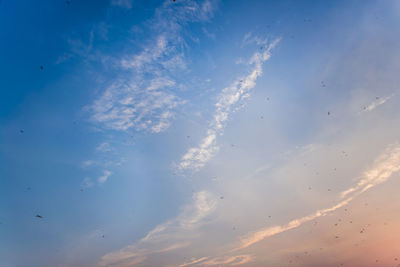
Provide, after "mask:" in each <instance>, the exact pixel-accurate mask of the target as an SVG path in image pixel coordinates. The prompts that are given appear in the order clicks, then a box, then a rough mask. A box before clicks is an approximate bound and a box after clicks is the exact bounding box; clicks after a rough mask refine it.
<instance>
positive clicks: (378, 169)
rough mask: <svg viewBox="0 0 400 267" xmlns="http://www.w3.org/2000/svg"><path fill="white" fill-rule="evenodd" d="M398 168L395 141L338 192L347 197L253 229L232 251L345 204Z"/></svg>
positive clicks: (398, 149) (399, 158)
mask: <svg viewBox="0 0 400 267" xmlns="http://www.w3.org/2000/svg"><path fill="white" fill-rule="evenodd" d="M399 170H400V145H399V144H398V143H395V144H392V145H389V146H388V147H387V148H386V150H385V151H384V152H383V153H382V154H381V155H380V156H379V157H378V158H377V159H376V160H375V162H374V163H373V164H372V166H371V168H369V169H368V170H366V171H365V172H364V174H363V176H362V178H361V179H360V181H359V182H358V184H357V185H356V186H355V187H352V188H350V189H348V190H345V191H343V192H342V193H341V194H340V197H342V198H343V197H346V196H347V195H349V194H351V195H350V196H349V197H347V198H345V199H344V200H342V201H340V202H338V203H337V204H335V205H333V206H332V207H329V208H326V209H321V210H317V211H316V212H315V213H313V214H310V215H308V216H304V217H302V218H298V219H294V220H292V221H290V222H289V223H287V224H285V225H277V226H273V227H266V228H263V229H260V230H258V231H255V232H253V233H250V234H248V235H247V236H244V237H242V238H241V239H240V244H239V245H238V246H237V247H236V248H235V249H233V251H237V250H240V249H244V248H247V247H249V246H251V245H254V244H256V243H258V242H260V241H262V240H264V239H265V238H268V237H270V236H273V235H276V234H279V233H282V232H285V231H288V230H290V229H294V228H297V227H299V226H300V225H302V224H303V223H305V222H308V221H311V220H314V219H316V218H318V217H321V216H326V215H328V214H329V213H331V212H333V211H335V210H337V209H339V208H342V207H344V206H346V205H347V204H348V203H349V202H350V201H352V200H353V199H354V198H355V197H357V196H358V195H360V194H362V193H364V192H365V191H367V190H369V189H371V188H373V187H374V186H376V185H378V184H381V183H383V182H385V181H386V180H387V179H389V178H390V177H391V176H392V175H393V174H394V173H397V172H398V171H399Z"/></svg>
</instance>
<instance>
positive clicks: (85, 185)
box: [81, 177, 94, 189]
mask: <svg viewBox="0 0 400 267" xmlns="http://www.w3.org/2000/svg"><path fill="white" fill-rule="evenodd" d="M93 185H94V183H93V182H92V180H91V179H90V178H89V177H85V178H84V179H83V181H82V184H81V188H82V189H86V188H90V187H92V186H93Z"/></svg>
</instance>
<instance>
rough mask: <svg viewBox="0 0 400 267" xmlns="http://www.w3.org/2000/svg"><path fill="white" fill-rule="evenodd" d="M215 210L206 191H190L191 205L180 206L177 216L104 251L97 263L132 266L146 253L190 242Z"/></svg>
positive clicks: (211, 195)
mask: <svg viewBox="0 0 400 267" xmlns="http://www.w3.org/2000/svg"><path fill="white" fill-rule="evenodd" d="M215 209H216V197H215V196H214V195H213V194H211V193H210V192H208V191H200V192H197V193H195V194H193V202H192V204H190V205H188V206H186V207H184V208H183V210H182V212H181V214H180V215H178V216H177V217H176V218H174V219H171V220H169V221H167V222H165V223H163V224H160V225H158V226H157V227H155V228H154V229H153V230H151V231H150V232H149V233H148V234H147V235H146V236H145V237H143V238H142V239H141V240H139V241H138V242H136V243H135V244H132V245H129V246H126V247H124V248H122V249H120V250H118V251H115V252H111V253H108V254H106V255H104V256H103V257H102V258H101V261H100V262H99V265H100V266H114V265H117V266H134V265H135V264H138V263H142V262H145V261H146V259H147V258H148V257H149V256H150V255H154V254H157V253H163V252H168V251H172V250H176V249H179V248H183V247H187V246H189V245H190V240H191V238H193V237H194V236H196V235H197V234H196V229H197V228H199V227H200V226H201V225H202V222H203V220H204V219H205V218H206V217H208V216H209V215H210V214H211V213H212V212H213V211H214V210H215Z"/></svg>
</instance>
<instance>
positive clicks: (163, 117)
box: [88, 0, 214, 133]
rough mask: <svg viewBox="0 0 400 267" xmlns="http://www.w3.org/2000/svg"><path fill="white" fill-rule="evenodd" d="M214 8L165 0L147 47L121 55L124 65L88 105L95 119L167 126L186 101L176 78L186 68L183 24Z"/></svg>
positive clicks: (107, 124)
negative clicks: (179, 95) (174, 76)
mask: <svg viewBox="0 0 400 267" xmlns="http://www.w3.org/2000/svg"><path fill="white" fill-rule="evenodd" d="M127 3H131V2H130V1H122V0H118V1H113V2H112V4H114V5H120V6H125V7H128V4H127ZM130 6H131V5H129V7H130ZM213 9H214V4H212V3H211V2H210V1H204V2H202V3H197V2H195V1H185V2H182V3H180V4H179V5H174V4H172V2H169V1H166V2H164V4H163V5H162V7H160V8H158V9H157V10H156V12H155V15H154V18H153V19H151V20H150V22H149V24H148V27H149V36H151V37H150V38H149V40H147V41H145V43H146V45H145V46H144V47H143V49H142V51H140V52H138V53H133V54H132V53H125V54H124V55H122V56H120V57H119V60H117V64H116V65H117V66H116V67H117V68H119V69H123V70H124V71H122V72H121V74H120V75H119V77H118V78H116V79H115V80H114V81H113V82H111V83H110V85H109V86H108V87H107V88H106V89H105V90H104V91H103V93H102V94H100V96H99V97H97V99H96V100H95V101H94V103H93V104H92V105H91V106H90V107H89V108H88V109H89V110H90V111H91V113H92V116H91V119H92V121H94V122H96V123H99V125H100V126H101V127H102V128H106V129H113V130H119V131H126V130H128V129H134V130H136V131H149V132H153V133H159V132H162V131H164V130H166V129H167V128H168V127H169V126H170V125H171V121H172V120H173V118H174V114H175V110H176V108H177V107H178V106H179V105H181V104H183V103H184V102H185V101H183V100H182V99H180V98H179V97H178V96H177V88H180V85H178V84H176V81H175V80H174V79H173V78H171V76H172V75H171V73H172V72H173V71H176V70H178V69H180V70H182V69H185V68H186V63H185V59H184V53H183V50H182V49H183V48H182V47H183V46H184V44H185V40H184V39H183V36H182V34H181V31H182V27H183V26H182V25H185V24H187V23H190V22H196V21H205V20H207V19H209V18H210V16H211V15H212V13H213Z"/></svg>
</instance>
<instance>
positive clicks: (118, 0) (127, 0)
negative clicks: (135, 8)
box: [111, 0, 133, 9]
mask: <svg viewBox="0 0 400 267" xmlns="http://www.w3.org/2000/svg"><path fill="white" fill-rule="evenodd" d="M132 4H133V0H112V1H111V5H112V6H119V7H123V8H128V9H129V8H132Z"/></svg>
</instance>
